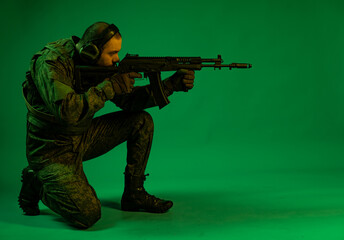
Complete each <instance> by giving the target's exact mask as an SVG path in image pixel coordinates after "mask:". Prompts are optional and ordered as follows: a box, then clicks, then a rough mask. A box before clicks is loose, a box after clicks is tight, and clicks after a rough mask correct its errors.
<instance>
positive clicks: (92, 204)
mask: <svg viewBox="0 0 344 240" xmlns="http://www.w3.org/2000/svg"><path fill="white" fill-rule="evenodd" d="M74 52H75V42H74V41H73V40H72V39H63V40H59V41H57V42H54V43H50V44H48V45H47V46H46V47H45V48H44V49H43V50H41V51H40V52H38V53H37V54H35V55H34V57H33V59H32V62H31V67H30V72H31V75H32V79H31V80H27V82H26V83H25V85H24V86H25V88H26V92H27V96H26V99H27V101H28V102H29V103H30V105H31V106H32V107H33V108H35V109H37V110H39V111H41V112H44V113H47V114H50V115H52V116H54V118H55V119H56V122H53V123H52V122H47V121H45V120H44V119H39V118H37V116H34V115H32V114H29V115H28V123H27V140H26V143H27V144H26V146H27V149H26V150H27V151H26V153H27V160H28V163H29V166H30V167H31V168H32V169H33V170H34V171H35V172H36V173H37V176H38V179H39V181H40V182H41V183H42V189H41V199H42V202H43V203H44V204H45V205H46V206H48V207H49V208H50V209H52V210H53V211H55V212H56V213H58V214H60V215H61V216H62V217H64V218H65V219H66V220H67V221H68V222H69V223H71V224H73V225H74V226H76V227H79V228H87V227H89V226H91V225H93V224H94V223H95V222H96V221H97V220H98V219H99V218H100V215H101V213H100V202H99V200H98V198H97V195H96V193H95V191H94V189H93V188H92V186H90V184H89V183H88V181H87V178H86V176H85V174H84V171H83V161H86V160H89V159H92V158H96V157H98V156H100V155H102V154H104V153H106V152H108V151H110V150H111V149H112V148H114V147H115V146H117V145H118V144H121V143H123V142H125V141H126V142H127V150H128V154H127V166H126V172H127V173H129V174H131V175H134V176H143V175H144V171H145V168H146V164H147V160H148V157H149V153H150V148H151V144H152V138H153V120H152V118H151V116H150V115H149V114H148V113H147V112H145V111H143V109H145V108H147V107H152V106H155V105H156V104H155V102H154V99H153V97H152V94H151V91H150V89H149V86H144V87H135V88H134V90H133V92H132V93H130V94H127V95H121V96H115V98H114V99H112V100H111V101H112V102H114V103H115V104H117V106H119V107H120V108H122V109H123V110H124V111H118V112H113V113H109V114H106V115H103V116H100V117H97V118H93V116H94V114H95V113H96V112H97V111H98V110H100V109H101V108H102V107H103V106H104V103H105V101H107V99H106V98H105V97H104V92H103V89H102V87H104V84H102V85H101V86H95V87H91V88H90V89H89V90H88V91H87V92H85V93H81V94H80V93H79V94H77V93H76V92H75V91H74V90H73V74H74V72H73V71H74V64H75V62H76V60H75V59H76V58H75V54H74ZM105 85H106V84H105ZM80 126H82V127H81V128H78V127H80ZM84 126H86V127H84ZM73 127H75V128H76V129H78V131H76V132H77V133H75V132H73V131H71V132H70V131H68V130H69V129H71V128H73ZM79 129H83V131H79ZM115 160H116V159H114V161H115Z"/></svg>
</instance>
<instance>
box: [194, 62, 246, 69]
mask: <svg viewBox="0 0 344 240" xmlns="http://www.w3.org/2000/svg"><path fill="white" fill-rule="evenodd" d="M201 67H213V68H219V69H221V68H229V69H231V68H251V67H252V64H249V63H232V64H202V65H201Z"/></svg>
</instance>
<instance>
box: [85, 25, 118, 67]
mask: <svg viewBox="0 0 344 240" xmlns="http://www.w3.org/2000/svg"><path fill="white" fill-rule="evenodd" d="M118 32H119V30H118V28H117V27H116V26H115V25H114V24H110V25H109V26H108V27H107V28H106V29H105V30H104V31H103V33H102V34H101V36H100V37H99V38H97V39H94V40H92V41H91V42H88V43H86V44H85V45H83V46H81V47H80V50H79V55H80V58H81V59H82V60H83V61H84V62H87V63H89V64H94V63H96V62H97V61H98V59H99V57H100V55H101V54H100V53H101V48H102V47H103V46H104V45H105V43H107V41H109V40H110V39H111V38H112V37H113V36H114V35H115V34H116V33H118Z"/></svg>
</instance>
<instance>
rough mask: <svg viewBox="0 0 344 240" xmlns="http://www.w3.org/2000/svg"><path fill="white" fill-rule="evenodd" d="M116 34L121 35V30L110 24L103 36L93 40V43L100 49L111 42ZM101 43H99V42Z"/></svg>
mask: <svg viewBox="0 0 344 240" xmlns="http://www.w3.org/2000/svg"><path fill="white" fill-rule="evenodd" d="M116 33H119V29H118V28H117V27H116V26H115V25H114V24H110V25H109V26H108V27H107V28H106V29H105V30H104V31H103V33H102V35H101V36H100V37H99V38H98V39H95V40H93V41H92V42H93V43H94V44H95V45H97V47H98V49H100V48H102V47H103V46H104V45H105V43H107V41H109V40H110V39H111V38H112V37H113V36H114V35H115V34H116ZM98 41H99V42H98Z"/></svg>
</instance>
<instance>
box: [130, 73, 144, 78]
mask: <svg viewBox="0 0 344 240" xmlns="http://www.w3.org/2000/svg"><path fill="white" fill-rule="evenodd" d="M128 76H129V77H130V78H142V74H141V73H137V72H131V73H128Z"/></svg>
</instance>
